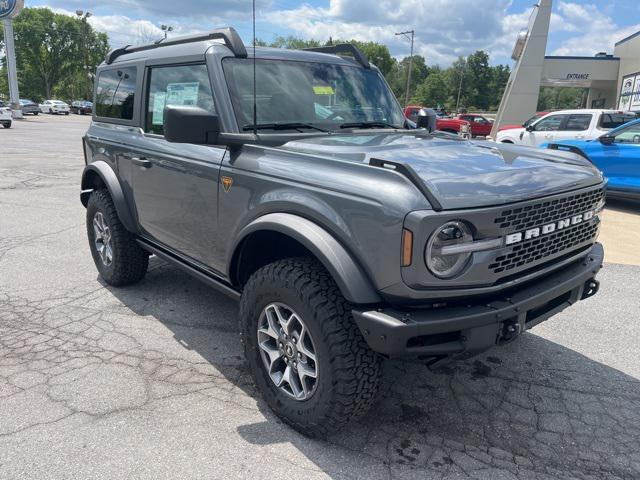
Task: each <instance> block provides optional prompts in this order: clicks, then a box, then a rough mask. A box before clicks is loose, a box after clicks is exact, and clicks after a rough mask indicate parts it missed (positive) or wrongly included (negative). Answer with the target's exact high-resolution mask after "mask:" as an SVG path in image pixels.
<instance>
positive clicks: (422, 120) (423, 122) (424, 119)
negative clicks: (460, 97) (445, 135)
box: [416, 108, 438, 133]
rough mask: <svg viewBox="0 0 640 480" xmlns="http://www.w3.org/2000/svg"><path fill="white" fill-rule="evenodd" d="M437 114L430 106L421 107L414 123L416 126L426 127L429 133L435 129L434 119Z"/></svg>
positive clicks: (435, 119)
mask: <svg viewBox="0 0 640 480" xmlns="http://www.w3.org/2000/svg"><path fill="white" fill-rule="evenodd" d="M437 118H438V116H437V115H436V112H435V110H433V109H432V108H421V109H420V111H419V112H418V119H417V121H416V124H417V125H418V128H426V129H427V131H429V133H431V132H433V131H434V130H435V129H436V121H437Z"/></svg>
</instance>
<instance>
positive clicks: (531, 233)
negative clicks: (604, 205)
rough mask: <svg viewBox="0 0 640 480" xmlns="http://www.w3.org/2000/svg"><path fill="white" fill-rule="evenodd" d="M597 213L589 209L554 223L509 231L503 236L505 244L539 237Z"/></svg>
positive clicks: (587, 218) (586, 219) (580, 221)
mask: <svg viewBox="0 0 640 480" xmlns="http://www.w3.org/2000/svg"><path fill="white" fill-rule="evenodd" d="M597 213H598V211H597V210H590V211H588V212H585V213H581V214H579V215H574V216H572V217H569V218H565V219H563V220H559V221H557V222H554V223H549V224H547V225H543V226H542V227H536V228H530V229H529V230H525V231H524V232H517V233H510V234H509V235H507V236H506V237H505V242H504V243H505V245H514V244H516V243H520V242H522V241H523V240H531V239H532V238H536V237H539V236H541V235H549V234H550V233H553V232H555V231H557V230H562V229H564V228H567V227H570V226H571V225H577V224H579V223H582V222H588V221H589V220H591V219H592V218H593V217H595V216H596V214H597Z"/></svg>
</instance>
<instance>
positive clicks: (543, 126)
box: [534, 115, 566, 132]
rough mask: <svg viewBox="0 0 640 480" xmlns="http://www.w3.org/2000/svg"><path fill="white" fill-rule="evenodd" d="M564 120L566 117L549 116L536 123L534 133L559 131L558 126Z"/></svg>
mask: <svg viewBox="0 0 640 480" xmlns="http://www.w3.org/2000/svg"><path fill="white" fill-rule="evenodd" d="M565 118H566V115H551V116H550V117H547V118H543V119H542V120H540V121H539V122H538V123H536V125H535V128H534V129H535V131H536V132H555V131H556V130H559V129H560V125H562V122H563V121H564V119H565Z"/></svg>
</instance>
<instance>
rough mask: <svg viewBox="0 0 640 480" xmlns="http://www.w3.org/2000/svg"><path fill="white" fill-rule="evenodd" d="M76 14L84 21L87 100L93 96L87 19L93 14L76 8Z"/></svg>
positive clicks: (82, 34)
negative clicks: (90, 81) (90, 83)
mask: <svg viewBox="0 0 640 480" xmlns="http://www.w3.org/2000/svg"><path fill="white" fill-rule="evenodd" d="M76 15H77V16H78V20H80V22H81V23H82V27H81V28H82V33H81V36H82V50H83V55H82V57H83V63H84V66H83V70H84V72H83V76H82V78H83V80H84V92H83V94H84V97H85V100H87V99H88V98H89V97H90V96H91V89H90V86H89V81H88V80H89V48H88V46H87V36H88V25H87V19H88V18H89V17H90V16H91V15H92V14H91V12H89V11H86V12H84V11H82V10H76Z"/></svg>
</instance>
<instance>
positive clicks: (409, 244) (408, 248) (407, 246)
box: [402, 228, 413, 267]
mask: <svg viewBox="0 0 640 480" xmlns="http://www.w3.org/2000/svg"><path fill="white" fill-rule="evenodd" d="M412 253H413V232H412V231H411V230H407V229H406V228H405V229H403V230H402V266H403V267H408V266H410V265H411V256H412Z"/></svg>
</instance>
